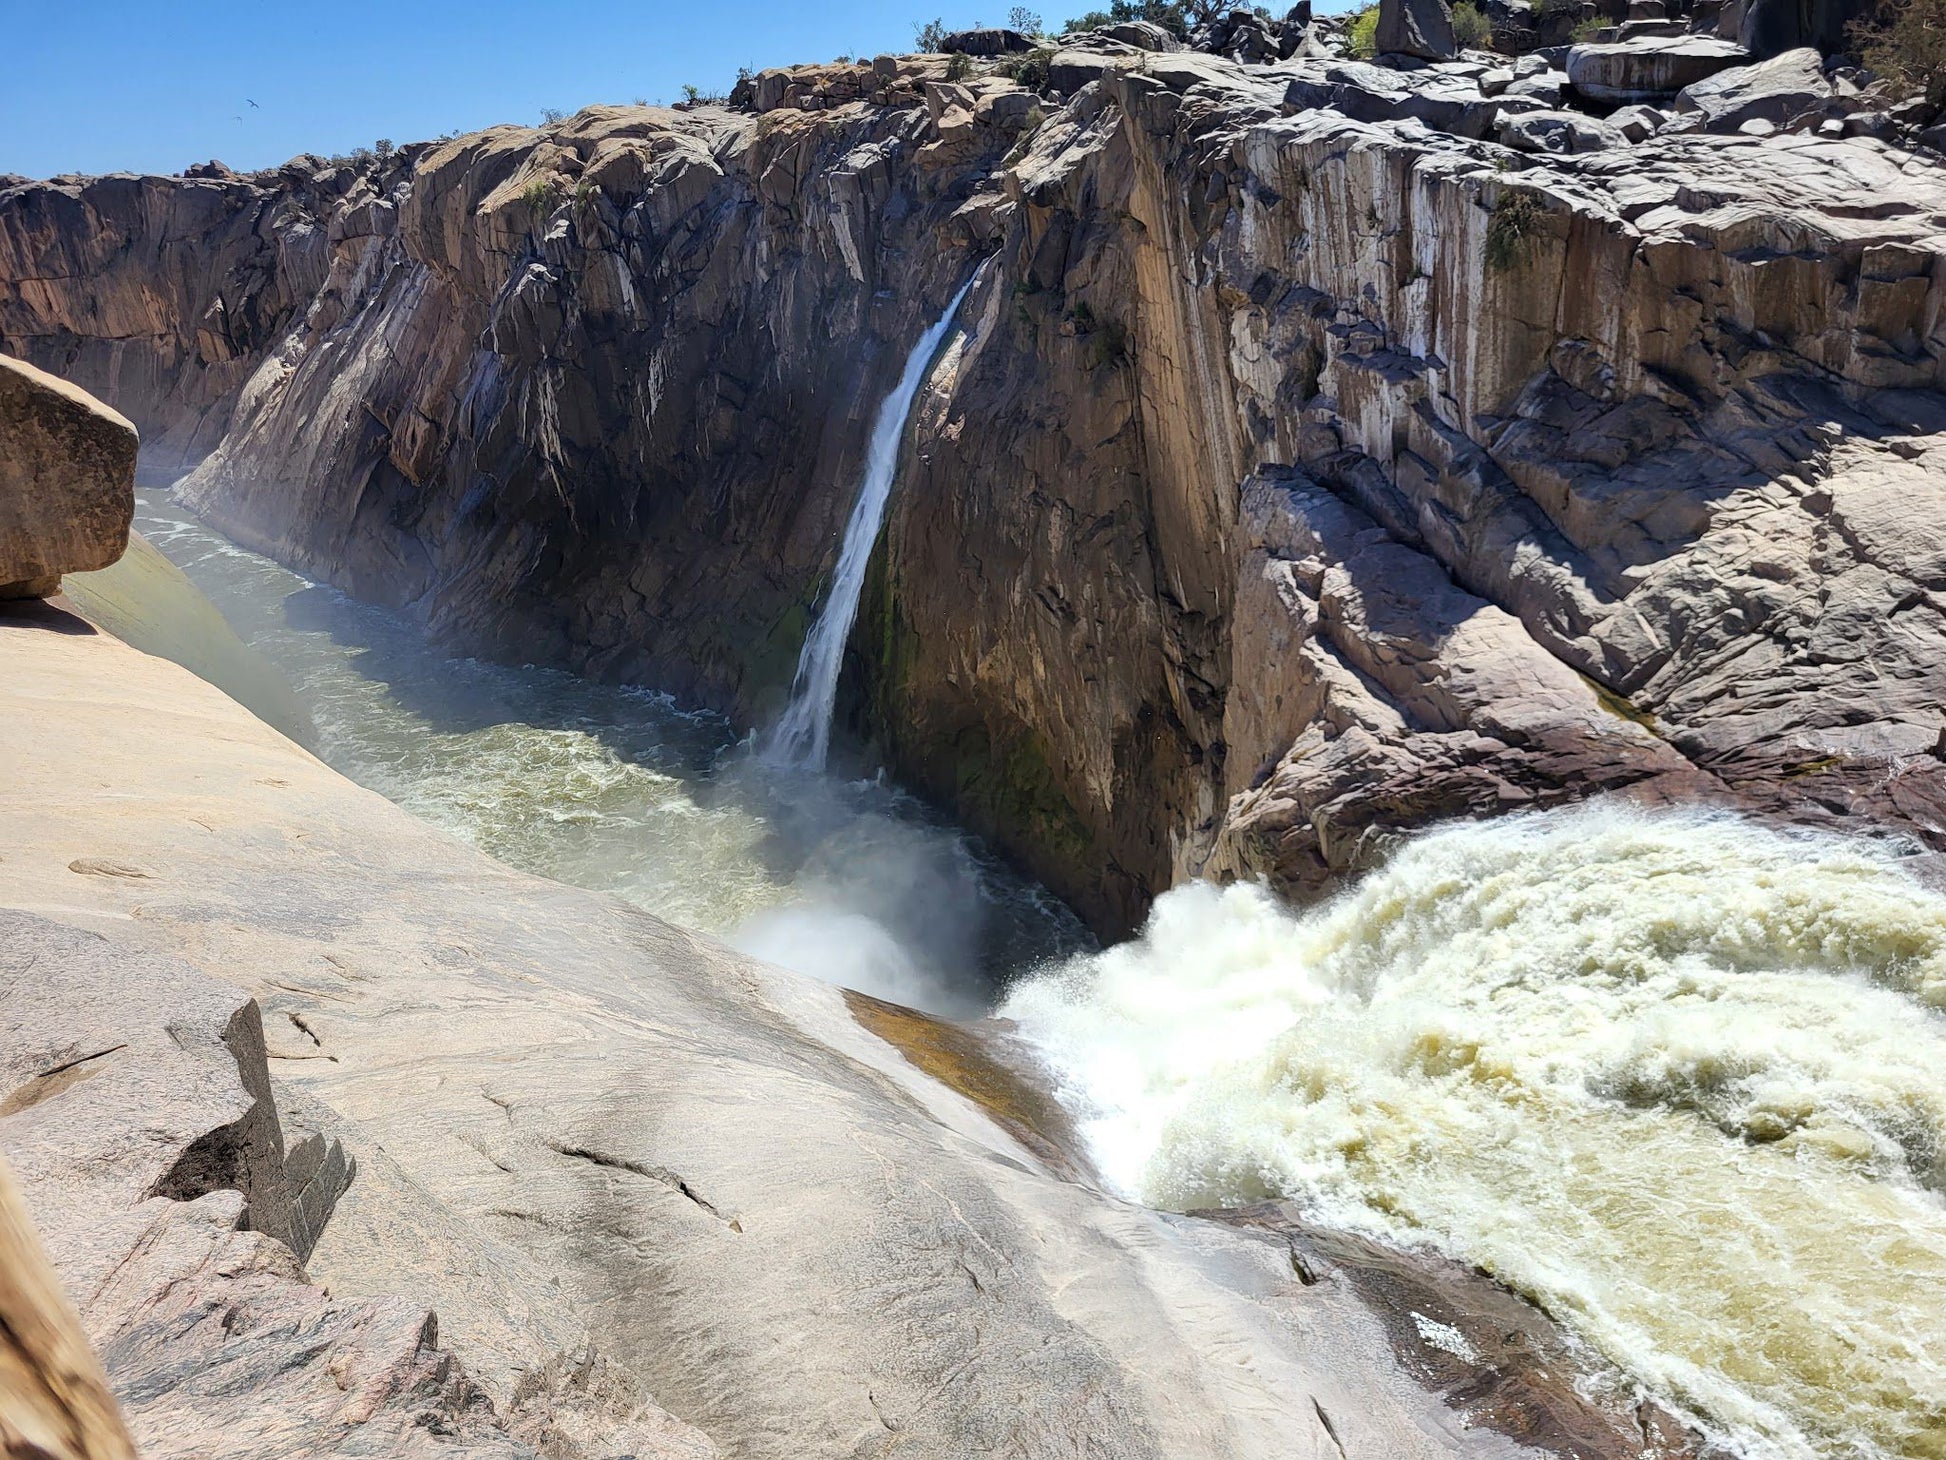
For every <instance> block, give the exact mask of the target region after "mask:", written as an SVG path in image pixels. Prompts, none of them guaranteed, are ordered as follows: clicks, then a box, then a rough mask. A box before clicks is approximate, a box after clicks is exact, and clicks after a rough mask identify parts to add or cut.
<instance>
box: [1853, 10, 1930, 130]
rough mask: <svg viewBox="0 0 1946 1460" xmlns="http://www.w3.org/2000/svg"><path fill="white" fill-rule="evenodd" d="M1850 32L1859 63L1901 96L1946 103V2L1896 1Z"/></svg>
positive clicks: (1854, 26)
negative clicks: (1874, 72)
mask: <svg viewBox="0 0 1946 1460" xmlns="http://www.w3.org/2000/svg"><path fill="white" fill-rule="evenodd" d="M1848 33H1849V35H1850V36H1851V42H1852V44H1853V45H1855V46H1857V47H1858V59H1859V60H1861V61H1863V62H1864V63H1865V64H1866V65H1867V66H1868V67H1870V68H1871V69H1872V70H1874V71H1876V72H1878V74H1879V75H1880V76H1882V77H1884V78H1885V80H1886V82H1887V84H1889V85H1890V86H1891V88H1892V90H1893V91H1895V92H1897V93H1898V94H1899V95H1900V96H1902V97H1906V96H1923V97H1924V98H1925V99H1926V100H1927V101H1929V102H1932V103H1933V104H1934V105H1938V104H1940V103H1942V102H1946V0H1904V3H1903V4H1901V3H1898V0H1893V3H1891V4H1888V5H1887V6H1885V7H1884V8H1883V9H1882V10H1881V11H1880V12H1879V15H1878V18H1877V19H1876V20H1874V19H1871V18H1869V17H1868V18H1865V19H1861V20H1855V21H1853V22H1852V23H1851V28H1850V31H1849V32H1848Z"/></svg>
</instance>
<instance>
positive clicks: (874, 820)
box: [135, 490, 1092, 1015]
mask: <svg viewBox="0 0 1946 1460" xmlns="http://www.w3.org/2000/svg"><path fill="white" fill-rule="evenodd" d="M135 525H136V527H137V529H138V530H139V531H140V532H141V533H142V534H143V535H144V536H145V537H147V538H148V539H149V540H150V541H151V542H152V543H153V544H154V545H155V546H156V547H158V548H160V549H161V551H162V552H163V553H164V554H165V555H166V556H167V557H169V558H170V559H171V560H172V561H173V562H175V563H176V564H177V566H179V567H180V568H182V569H183V571H184V572H185V573H186V574H187V575H188V577H189V578H190V580H191V581H192V582H193V583H194V584H195V585H196V586H197V587H198V588H200V589H201V590H202V592H203V593H204V594H205V595H206V596H207V597H208V598H209V599H210V601H211V602H213V603H214V604H215V605H216V608H217V610H218V611H219V612H220V613H221V614H222V615H223V617H224V618H225V619H226V620H227V621H228V622H229V624H230V625H231V627H232V628H234V629H235V631H236V633H237V635H238V636H239V637H240V638H242V639H243V641H244V642H245V643H246V644H248V645H249V646H250V647H251V648H252V649H254V650H256V651H257V652H258V653H259V654H260V655H262V656H263V657H264V658H265V659H267V660H269V661H270V663H271V664H272V665H273V666H274V667H275V668H276V669H277V670H279V671H281V673H282V674H283V676H284V678H286V679H287V680H288V681H289V682H290V685H291V687H292V688H293V689H294V690H295V691H296V693H297V696H298V699H299V700H300V701H301V702H302V704H303V706H304V708H305V709H306V710H308V711H309V714H310V718H311V720H312V722H313V723H314V725H315V727H316V729H315V737H314V738H315V742H316V743H315V745H314V747H313V748H314V749H315V750H316V751H317V753H318V754H319V755H320V756H321V757H322V758H323V759H324V760H326V761H327V762H329V763H330V764H331V765H332V766H333V767H335V768H336V769H337V770H339V771H340V772H342V773H343V774H344V775H346V776H348V777H349V778H350V779H352V780H354V781H357V782H358V783H359V784H361V785H363V786H366V787H368V788H370V789H371V790H374V791H377V792H379V793H380V794H381V795H383V796H385V797H387V798H388V799H390V800H392V801H394V802H396V803H397V804H399V805H400V806H403V807H404V808H406V809H407V810H408V811H411V812H414V813H415V814H417V815H419V816H421V817H423V818H424V819H426V820H427V821H430V822H432V823H434V824H435V825H437V826H440V827H443V828H444V829H446V830H447V831H450V832H452V833H454V834H456V835H458V836H460V837H462V838H464V839H465V840H467V841H469V842H472V843H473V844H474V845H476V846H478V847H479V848H480V849H481V850H482V851H485V852H487V853H489V854H491V855H492V856H494V857H497V858H499V859H500V860H502V861H504V862H508V863H510V864H512V865H514V866H516V867H521V868H524V869H525V870H527V871H531V872H536V873H539V874H541V875H543V876H547V877H553V878H556V879H558V880H559V881H562V882H568V883H572V884H574V885H576V886H580V887H588V888H593V889H595V890H597V891H604V892H613V893H617V894H619V895H620V896H622V897H624V898H627V899H628V900H629V901H630V902H633V903H635V904H636V905H638V906H640V907H643V908H646V909H647V910H648V911H650V912H653V913H656V914H658V915H660V916H662V917H665V918H668V919H670V920H671V921H673V922H677V923H681V924H682V925H684V926H685V927H691V928H698V929H701V930H703V931H706V932H710V933H715V934H717V935H719V936H722V937H724V938H725V939H727V940H728V941H730V942H732V943H734V944H735V945H737V946H738V947H740V948H742V949H744V950H745V951H746V952H750V953H753V954H755V955H757V956H759V957H763V958H767V959H769V960H770V961H772V962H775V963H781V964H783V965H785V966H787V967H791V968H796V969H798V970H799V971H801V972H804V973H809V974H812V975H815V976H818V977H822V978H828V979H831V980H832V981H834V982H840V983H844V984H845V985H847V986H848V987H852V988H858V989H862V990H863V991H864V992H867V993H871V994H876V995H878V996H880V997H883V998H888V999H894V1000H897V1001H899V1002H902V1003H908V1004H914V1005H917V1006H918V1007H920V1008H924V1009H927V1010H930V1011H932V1012H935V1013H943V1014H948V1015H972V1014H978V1013H983V1012H985V1011H986V1010H987V1009H989V1008H991V1007H992V1003H993V1000H994V999H995V997H996V996H997V995H998V992H999V990H1000V988H1001V986H1002V984H1003V983H1004V981H1005V980H1006V978H1007V977H1008V976H1009V975H1010V974H1012V973H1014V972H1016V971H1018V970H1021V969H1024V968H1027V967H1029V966H1031V965H1034V964H1036V963H1039V962H1041V961H1043V960H1046V959H1049V958H1054V957H1059V956H1062V955H1065V954H1069V953H1072V952H1075V951H1076V950H1079V949H1083V948H1087V947H1091V946H1092V940H1091V939H1090V938H1089V937H1088V934H1087V932H1086V930H1085V929H1084V928H1083V927H1082V926H1081V924H1080V923H1079V922H1078V921H1077V920H1076V919H1075V917H1074V915H1073V914H1072V913H1071V912H1070V911H1069V910H1068V909H1067V907H1066V906H1065V905H1064V904H1062V903H1061V902H1060V901H1059V900H1058V899H1056V898H1054V897H1053V896H1052V895H1050V894H1049V893H1047V892H1046V891H1045V890H1043V889H1042V888H1040V887H1038V886H1037V885H1035V884H1033V883H1031V882H1029V881H1027V880H1025V879H1023V878H1021V877H1020V876H1018V875H1016V874H1015V873H1014V872H1013V871H1012V870H1011V869H1010V868H1008V867H1007V866H1006V865H1005V864H1004V863H1002V862H1001V861H1000V860H998V859H997V858H995V857H993V856H992V855H990V854H989V853H988V852H986V851H985V850H984V849H983V848H982V847H981V846H980V845H979V844H978V843H977V842H975V841H974V840H972V839H971V838H969V837H967V836H965V835H964V834H962V833H960V832H959V831H957V830H956V829H955V828H953V827H952V826H951V825H950V824H948V823H945V822H944V821H942V820H941V819H940V818H938V817H937V816H936V815H934V814H932V813H931V812H930V811H929V810H928V808H926V807H925V806H924V805H922V804H921V803H920V802H919V801H917V800H916V799H915V798H913V797H911V796H908V795H905V794H903V793H901V792H900V791H898V790H897V789H896V788H894V787H891V786H888V785H886V784H883V783H882V782H878V781H845V780H842V779H839V778H836V777H833V776H829V775H824V774H819V773H816V772H813V771H808V770H802V769H791V768H788V767H779V766H776V765H772V764H767V763H765V762H764V761H763V760H761V759H760V758H758V757H756V756H754V755H752V754H750V753H749V752H748V749H747V747H745V746H742V745H739V744H738V742H737V740H736V737H735V735H734V734H733V733H732V731H731V728H730V726H729V724H728V722H727V721H725V720H724V719H723V718H722V717H720V716H717V715H712V714H707V713H702V712H698V711H693V710H687V709H685V708H683V707H682V706H680V705H678V704H676V703H675V702H674V701H673V700H671V699H669V698H668V697H667V696H664V695H659V694H655V693H652V692H649V691H646V690H640V689H632V688H628V687H624V686H616V685H601V684H594V683H591V682H589V681H587V680H584V679H581V678H578V677H576V676H574V675H570V674H565V673H561V672H559V671H555V670H549V669H538V668H519V667H510V666H506V665H499V664H491V663H487V662H484V661H481V660H476V659H457V658H452V657H449V656H447V655H445V654H442V653H441V652H439V651H438V650H436V649H434V648H432V647H430V646H429V645H428V644H427V643H426V640H425V638H424V636H423V633H422V632H421V630H420V629H419V628H418V627H417V626H415V625H413V624H412V623H410V622H409V621H407V620H406V619H404V618H403V617H402V616H400V615H398V614H396V613H393V612H391V611H389V610H386V609H382V608H376V607H373V606H371V605H367V604H360V603H355V602H353V601H351V600H350V599H348V598H346V597H345V596H344V595H343V594H342V593H339V592H337V591H336V590H335V589H331V588H327V587H323V586H320V585H318V584H314V583H312V582H310V581H308V580H307V579H304V578H302V577H299V576H298V575H297V574H295V573H292V572H290V571H288V570H287V569H285V568H282V567H280V566H279V565H277V564H276V563H273V562H272V561H270V560H269V559H268V558H265V557H261V556H259V555H258V554H256V553H252V552H248V551H245V550H244V549H243V548H240V547H238V546H236V545H235V544H233V543H231V542H230V541H228V540H227V539H226V538H224V537H222V536H221V535H219V534H218V533H217V532H215V531H214V530H213V529H211V528H210V527H208V526H206V525H204V524H203V523H202V522H200V521H199V520H198V519H196V518H195V517H193V516H191V515H190V514H189V513H188V512H186V511H185V510H183V509H182V508H180V507H178V506H177V505H176V504H175V502H174V501H173V499H172V498H171V497H170V496H169V495H168V493H167V492H165V491H160V490H144V491H142V492H140V493H139V494H138V501H137V512H136V523H135Z"/></svg>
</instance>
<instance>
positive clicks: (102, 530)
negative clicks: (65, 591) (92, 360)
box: [0, 355, 136, 598]
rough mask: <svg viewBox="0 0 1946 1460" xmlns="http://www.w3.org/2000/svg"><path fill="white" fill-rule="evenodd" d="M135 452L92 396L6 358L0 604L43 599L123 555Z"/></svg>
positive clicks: (117, 420)
mask: <svg viewBox="0 0 1946 1460" xmlns="http://www.w3.org/2000/svg"><path fill="white" fill-rule="evenodd" d="M135 444H136V443H135V428H134V427H133V426H131V425H130V424H129V423H128V422H127V421H126V420H124V419H123V418H122V417H121V416H119V415H117V414H116V413H115V412H114V411H111V410H110V409H109V408H108V407H107V406H105V405H103V404H102V403H101V402H100V401H98V400H96V399H95V398H94V397H93V396H91V395H89V394H88V393H87V392H86V391H85V390H82V389H80V388H79V387H77V386H74V385H70V384H69V383H68V382H67V381H65V380H61V379H58V378H56V377H55V376H52V375H49V374H48V373H47V372H45V371H43V370H37V369H36V368H35V367H33V366H32V365H29V364H27V363H26V362H25V361H22V360H15V359H11V358H9V357H8V356H5V355H0V598H40V597H45V596H46V595H47V594H48V593H51V592H52V591H53V590H54V589H55V587H57V586H58V585H59V583H60V577H61V574H63V573H82V572H88V571H90V570H92V569H96V568H105V567H107V566H108V565H109V564H110V563H113V562H114V561H115V560H116V559H117V558H119V557H120V556H121V555H122V551H123V549H125V548H126V547H127V546H128V530H129V524H130V523H131V522H132V521H133V520H134V517H135Z"/></svg>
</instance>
